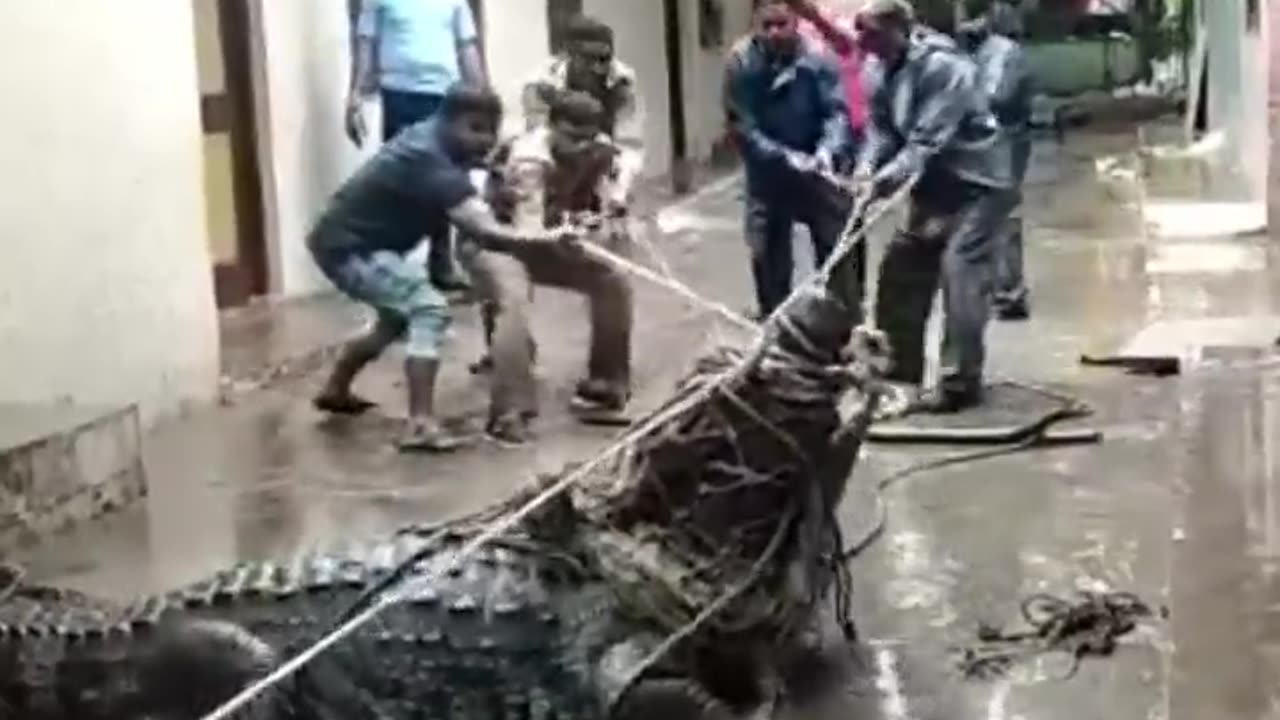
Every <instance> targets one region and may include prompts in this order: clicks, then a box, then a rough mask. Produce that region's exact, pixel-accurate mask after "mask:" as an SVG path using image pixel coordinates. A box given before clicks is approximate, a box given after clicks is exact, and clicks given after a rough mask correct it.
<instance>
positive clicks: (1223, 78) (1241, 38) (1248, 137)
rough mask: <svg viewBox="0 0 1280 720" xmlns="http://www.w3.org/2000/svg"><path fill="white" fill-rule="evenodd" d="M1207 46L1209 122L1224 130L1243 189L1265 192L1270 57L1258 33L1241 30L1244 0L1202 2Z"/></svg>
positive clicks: (1253, 194)
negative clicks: (1237, 0) (1239, 0)
mask: <svg viewBox="0 0 1280 720" xmlns="http://www.w3.org/2000/svg"><path fill="white" fill-rule="evenodd" d="M1202 12H1203V14H1204V21H1205V32H1206V37H1207V42H1208V48H1209V79H1208V87H1209V97H1208V108H1209V127H1210V130H1225V131H1226V141H1227V152H1228V155H1229V157H1230V158H1231V162H1232V164H1233V165H1234V166H1235V167H1234V168H1233V169H1234V170H1236V171H1238V172H1239V173H1240V178H1241V180H1242V181H1243V185H1244V186H1243V187H1242V188H1241V191H1242V192H1243V193H1245V194H1247V195H1248V197H1247V198H1242V199H1248V200H1253V201H1261V200H1262V199H1263V198H1265V196H1266V157H1267V152H1266V148H1267V124H1266V123H1267V121H1266V118H1267V111H1266V107H1267V106H1266V102H1267V99H1266V98H1267V72H1268V68H1267V65H1268V57H1267V53H1266V51H1265V43H1264V42H1263V39H1262V36H1261V35H1260V34H1259V33H1256V32H1249V33H1246V32H1245V8H1244V3H1243V2H1222V3H1216V2H1215V3H1205V4H1204V5H1202Z"/></svg>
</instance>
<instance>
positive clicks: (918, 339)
mask: <svg viewBox="0 0 1280 720" xmlns="http://www.w3.org/2000/svg"><path fill="white" fill-rule="evenodd" d="M857 26H858V31H859V35H860V39H861V41H862V46H863V47H864V48H866V50H867V52H868V53H869V54H870V55H871V56H872V58H873V59H872V61H871V62H870V63H869V67H868V71H869V72H868V90H869V92H870V97H871V108H870V123H869V124H868V137H867V140H866V142H865V144H864V147H863V149H862V152H861V154H860V158H859V161H858V169H857V171H855V177H857V178H859V179H860V181H862V182H864V183H865V184H866V185H867V186H868V187H869V189H870V191H871V193H872V196H873V197H878V198H886V197H888V196H891V195H893V194H894V193H895V192H896V191H898V190H899V189H901V188H902V187H903V186H904V185H905V184H906V183H908V182H910V181H913V180H914V181H916V184H915V186H914V188H913V189H912V190H911V196H910V208H909V212H908V216H907V221H906V226H905V227H904V228H903V229H901V230H900V231H899V232H898V233H896V234H895V236H894V238H893V239H892V240H891V241H890V243H889V245H888V247H887V248H886V249H885V254H884V258H883V261H882V263H881V266H880V282H879V288H878V292H877V298H876V318H877V324H878V326H879V327H880V329H881V330H883V331H884V332H885V333H886V334H887V335H888V338H889V343H890V346H891V353H892V354H891V360H892V368H891V370H890V380H893V381H896V382H898V383H901V384H903V385H905V386H907V388H909V390H908V396H909V397H910V398H911V402H910V404H909V407H910V408H912V409H918V410H924V411H928V412H957V411H959V410H963V409H965V408H968V407H971V406H973V405H977V404H980V403H981V402H982V394H983V377H982V375H983V365H984V363H985V359H986V358H985V355H986V341H985V337H984V335H985V332H986V326H987V322H988V317H989V313H990V307H991V297H990V295H991V284H992V281H993V264H994V252H995V249H996V248H995V242H996V232H997V226H998V224H999V223H1000V222H1002V220H1003V217H1004V212H1003V205H1004V203H1005V201H1006V194H1007V192H1008V190H1009V188H1010V186H1011V182H1010V170H1009V152H1008V143H1007V141H1006V138H1005V137H1004V135H1003V133H1002V131H1001V129H1000V125H999V123H998V121H997V120H996V118H995V116H994V115H993V114H992V112H991V109H990V105H989V103H988V101H987V97H986V95H985V94H984V93H983V92H982V90H981V88H980V87H979V85H978V80H977V77H976V76H977V70H976V67H975V66H974V63H973V61H972V60H971V59H970V58H969V57H968V56H967V55H966V54H965V53H964V52H963V51H962V50H960V49H959V48H958V47H957V46H956V45H955V43H953V42H952V41H951V40H950V39H949V38H947V37H945V36H943V35H940V34H938V33H936V32H934V31H932V30H930V29H928V28H926V27H924V26H922V25H920V24H918V23H916V21H915V13H914V10H913V9H912V7H911V5H910V4H909V3H907V2H905V0H870V2H868V4H867V6H866V7H865V8H864V9H863V10H862V11H861V12H860V13H859V15H858V19H857ZM939 286H941V290H942V297H943V308H944V313H945V322H944V325H943V328H944V330H943V341H942V353H941V354H942V377H941V380H940V383H939V385H938V387H936V388H932V389H930V390H927V391H920V388H919V386H920V385H921V383H922V382H923V379H924V357H925V353H924V339H925V327H926V325H927V323H928V318H929V313H930V310H931V307H932V305H933V298H934V294H935V293H936V292H937V291H938V289H939Z"/></svg>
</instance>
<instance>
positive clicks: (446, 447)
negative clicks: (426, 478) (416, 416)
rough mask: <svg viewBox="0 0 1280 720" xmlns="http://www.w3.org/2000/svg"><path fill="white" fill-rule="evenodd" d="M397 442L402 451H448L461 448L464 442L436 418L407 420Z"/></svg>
mask: <svg viewBox="0 0 1280 720" xmlns="http://www.w3.org/2000/svg"><path fill="white" fill-rule="evenodd" d="M397 444H398V446H399V448H400V452H402V453H419V452H425V453H449V452H454V451H456V450H460V449H462V448H463V447H465V445H466V442H465V441H464V440H463V439H462V438H459V437H457V436H455V435H453V434H452V433H450V432H449V431H448V430H446V429H445V428H444V426H442V425H441V424H440V423H439V422H438V421H436V420H409V421H408V427H407V428H406V430H405V433H404V435H403V436H402V437H401V438H400V441H399V443H397Z"/></svg>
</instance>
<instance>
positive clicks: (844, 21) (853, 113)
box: [800, 17, 867, 133]
mask: <svg viewBox="0 0 1280 720" xmlns="http://www.w3.org/2000/svg"><path fill="white" fill-rule="evenodd" d="M827 19H828V20H829V21H830V23H831V24H832V25H834V26H835V27H837V28H840V29H841V30H843V31H845V32H846V33H847V34H848V35H849V36H850V37H853V36H854V32H853V18H852V17H849V18H842V17H841V18H831V17H828V18H827ZM800 33H801V34H802V35H804V37H805V39H806V40H808V41H810V42H813V43H815V44H817V45H819V46H820V47H825V48H826V49H827V50H828V51H830V52H831V53H832V54H833V55H835V56H836V60H837V62H838V64H839V66H840V79H841V81H842V82H843V83H844V89H845V94H846V101H847V102H848V104H849V124H850V125H852V126H853V129H854V130H855V131H856V132H859V133H860V132H862V129H863V128H865V127H866V126H867V96H866V92H865V91H864V88H863V87H862V64H863V61H864V57H865V56H864V55H863V51H862V48H860V47H858V44H857V42H856V41H855V42H854V43H853V45H852V47H849V46H846V45H845V44H844V43H833V42H829V41H828V40H827V38H826V36H825V35H823V34H822V31H821V30H819V29H818V28H817V27H816V26H815V25H814V24H813V23H812V22H809V21H808V20H805V21H802V22H801V24H800Z"/></svg>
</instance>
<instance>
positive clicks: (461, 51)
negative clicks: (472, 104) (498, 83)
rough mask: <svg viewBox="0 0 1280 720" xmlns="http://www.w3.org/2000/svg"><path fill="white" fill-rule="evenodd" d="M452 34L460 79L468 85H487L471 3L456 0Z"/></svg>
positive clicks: (464, 0) (482, 55) (478, 34)
mask: <svg viewBox="0 0 1280 720" xmlns="http://www.w3.org/2000/svg"><path fill="white" fill-rule="evenodd" d="M453 36H454V41H455V42H456V44H457V52H458V70H459V72H460V73H461V75H462V81H463V82H464V83H467V84H470V85H487V84H488V77H487V75H488V73H486V72H485V67H484V54H483V53H482V52H481V51H480V33H479V32H478V31H477V30H476V19H475V16H474V15H473V14H472V12H471V3H469V2H466V0H458V5H457V7H456V8H455V9H454V16H453Z"/></svg>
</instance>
